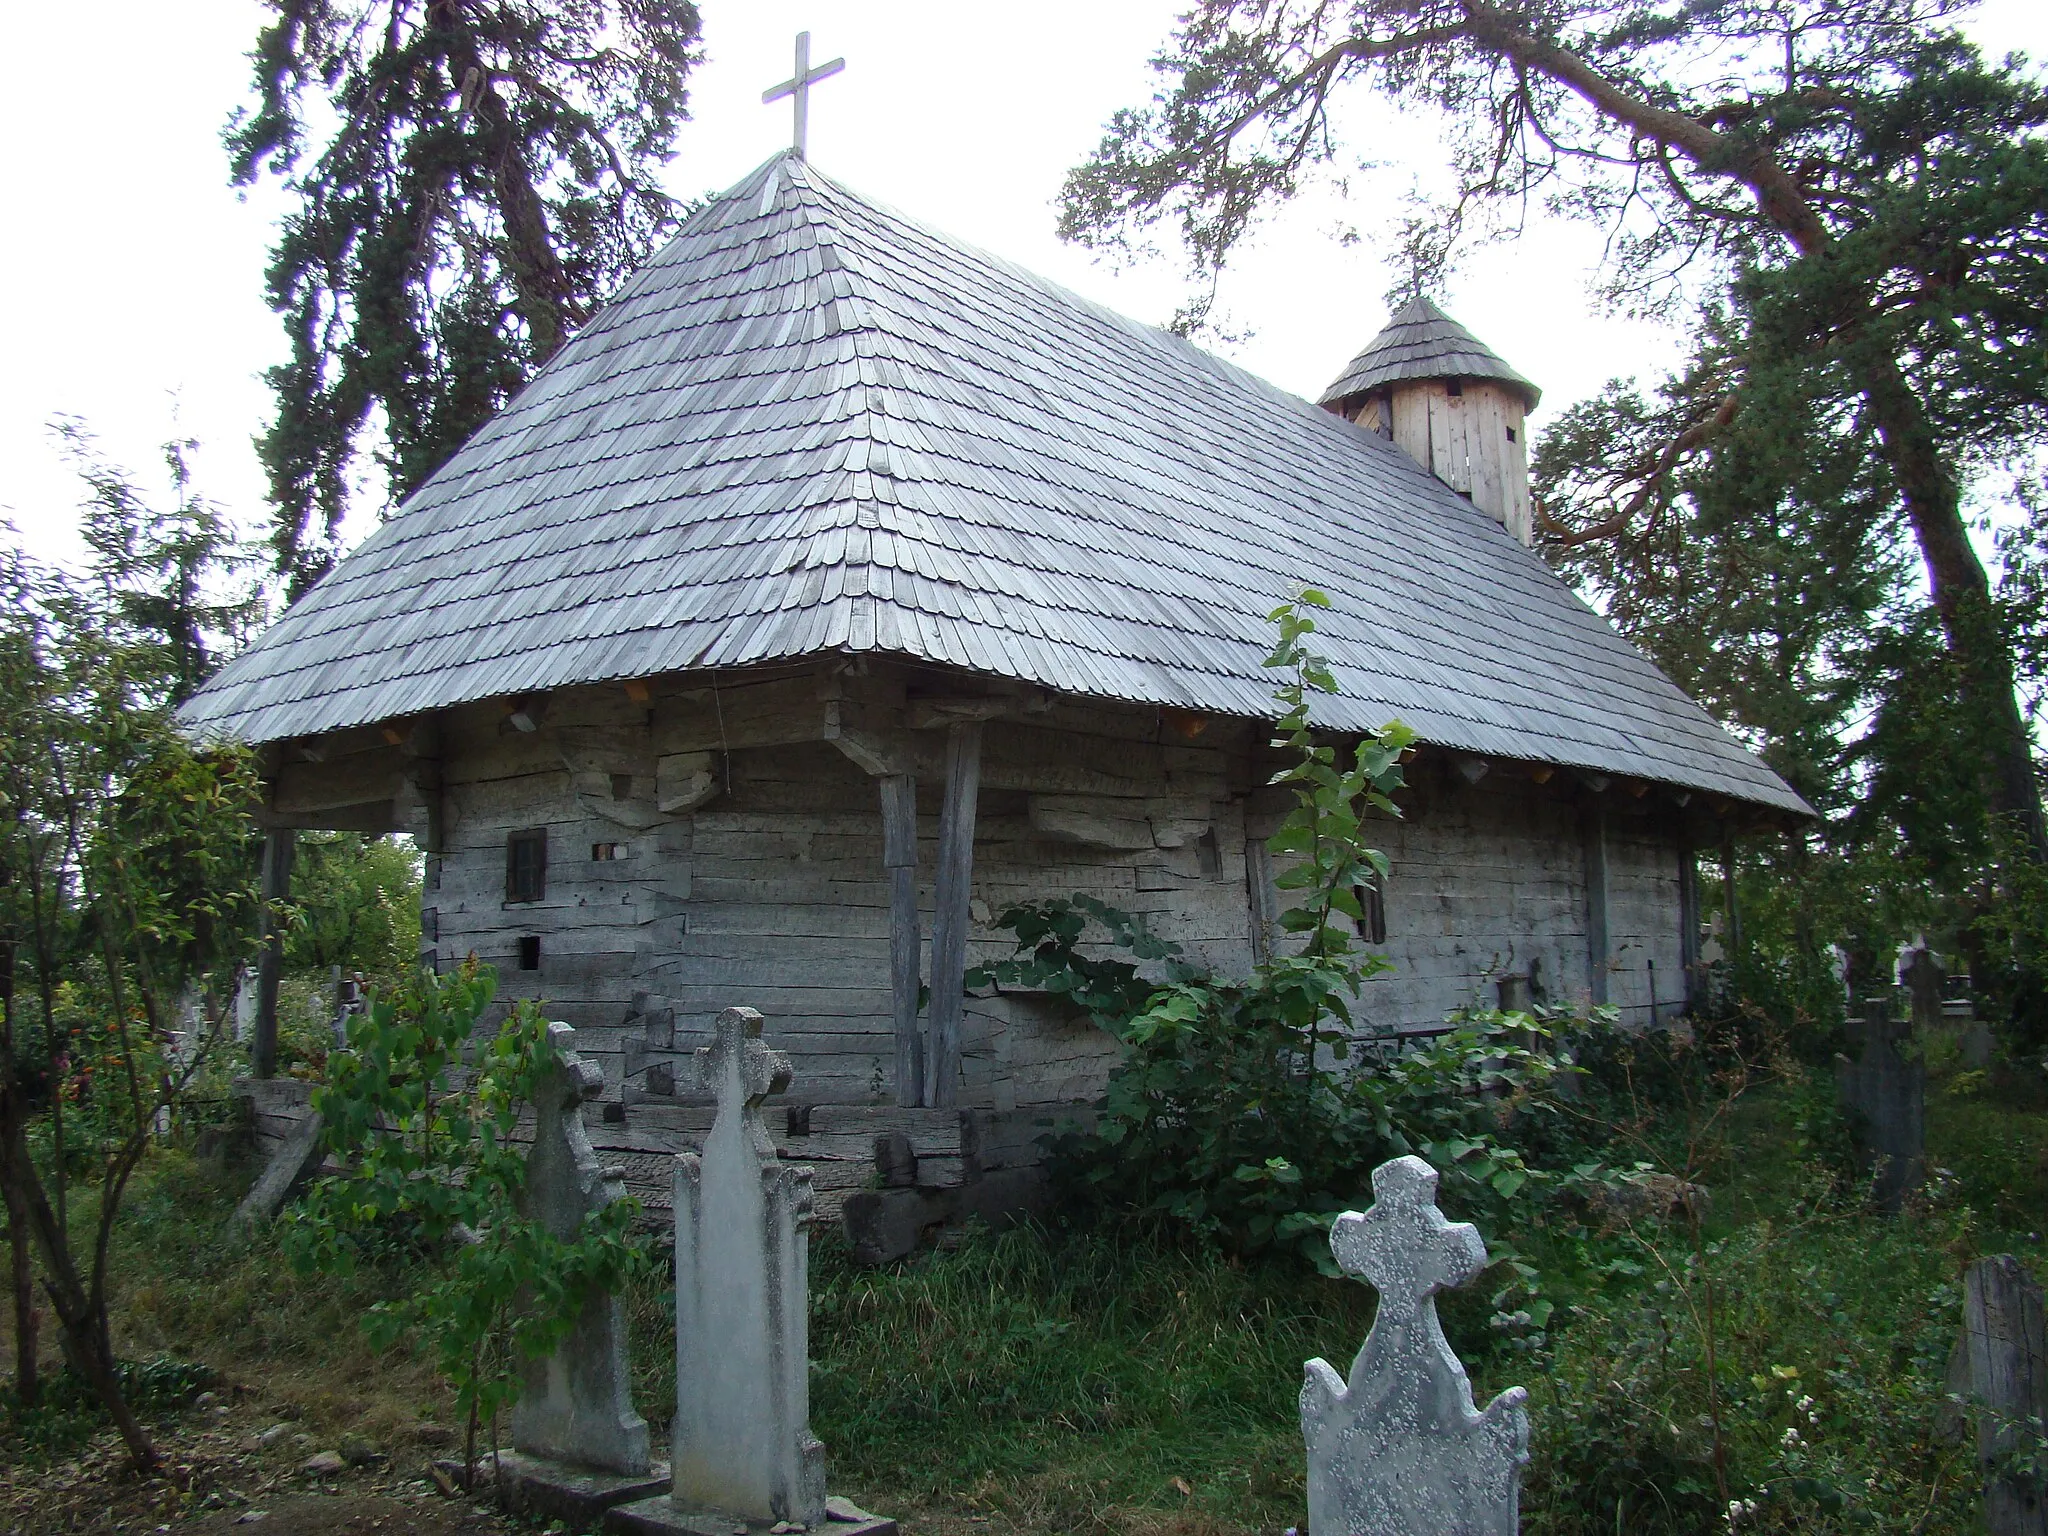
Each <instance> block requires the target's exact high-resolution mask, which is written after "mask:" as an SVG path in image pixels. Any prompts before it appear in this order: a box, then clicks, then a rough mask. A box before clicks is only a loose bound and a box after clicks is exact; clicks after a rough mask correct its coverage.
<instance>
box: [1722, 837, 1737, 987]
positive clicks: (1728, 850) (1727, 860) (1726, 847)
mask: <svg viewBox="0 0 2048 1536" xmlns="http://www.w3.org/2000/svg"><path fill="white" fill-rule="evenodd" d="M1721 907H1722V911H1723V913H1724V914H1725V917H1726V927H1727V929H1728V942H1727V944H1726V945H1725V946H1724V947H1725V948H1726V949H1727V951H1728V955H1729V958H1730V959H1733V958H1734V956H1735V954H1736V952H1737V951H1738V950H1740V949H1741V948H1742V908H1741V907H1740V906H1739V905H1737V903H1736V900H1735V829H1734V827H1732V826H1724V827H1723V829H1722V832H1721Z"/></svg>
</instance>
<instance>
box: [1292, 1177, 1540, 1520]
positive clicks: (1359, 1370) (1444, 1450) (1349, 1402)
mask: <svg viewBox="0 0 2048 1536" xmlns="http://www.w3.org/2000/svg"><path fill="white" fill-rule="evenodd" d="M1436 1183H1437V1174H1436V1170H1435V1169H1434V1168H1432V1167H1430V1166H1429V1164H1428V1163H1425V1162H1424V1161H1423V1160H1422V1159H1421V1158H1419V1157H1397V1158H1395V1159H1394V1160H1393V1161H1392V1162H1389V1163H1382V1164H1381V1165H1380V1166H1379V1167H1377V1168H1375V1169H1374V1170H1373V1175H1372V1189H1373V1197H1374V1198H1373V1206H1372V1209H1371V1210H1369V1211H1367V1212H1365V1214H1363V1215H1360V1214H1359V1213H1357V1212H1356V1211H1351V1212H1347V1213H1346V1214H1344V1215H1342V1216H1339V1217H1338V1218H1337V1223H1336V1227H1335V1229H1334V1230H1333V1231H1332V1232H1331V1233H1330V1248H1331V1251H1332V1252H1334V1253H1335V1254H1336V1256H1337V1262H1338V1264H1339V1265H1341V1266H1342V1267H1343V1269H1344V1271H1345V1273H1347V1274H1353V1275H1359V1276H1362V1277H1364V1278H1365V1279H1366V1280H1368V1281H1370V1282H1371V1283H1372V1284H1373V1286H1374V1287H1376V1288H1377V1289H1378V1291H1379V1293H1380V1301H1379V1310H1378V1312H1376V1313H1375V1314H1374V1316H1373V1322H1372V1332H1371V1333H1370V1334H1368V1335H1367V1336H1366V1340H1365V1347H1364V1348H1363V1349H1361V1350H1360V1351H1359V1352H1358V1358H1357V1359H1356V1360H1355V1361H1353V1362H1352V1366H1351V1376H1350V1379H1349V1380H1348V1381H1346V1380H1345V1379H1344V1378H1343V1377H1340V1376H1339V1375H1338V1374H1337V1372H1336V1371H1335V1370H1334V1369H1332V1368H1331V1366H1330V1364H1329V1363H1328V1362H1327V1361H1324V1360H1311V1361H1309V1362H1308V1365H1307V1367H1306V1368H1305V1376H1306V1379H1305V1380H1304V1381H1303V1383H1302V1388H1301V1431H1302V1435H1303V1437H1304V1438H1305V1439H1306V1440H1307V1442H1308V1528H1309V1529H1310V1530H1311V1531H1312V1532H1314V1533H1315V1536H1514V1532H1515V1530H1516V1528H1517V1524H1518V1519H1519V1516H1518V1513H1517V1505H1518V1502H1519V1497H1520V1483H1521V1469H1522V1467H1523V1466H1524V1465H1525V1464H1526V1463H1527V1462H1528V1460H1529V1414H1528V1410H1527V1409H1526V1408H1524V1407H1523V1404H1524V1403H1525V1402H1526V1401H1527V1400H1528V1393H1527V1392H1525V1391H1523V1390H1522V1389H1521V1388H1520V1387H1511V1388H1509V1389H1508V1390H1507V1391H1505V1392H1503V1393H1501V1394H1500V1396H1498V1397H1496V1398H1495V1399H1494V1400H1493V1401H1492V1402H1491V1403H1489V1404H1487V1405H1486V1410H1485V1411H1484V1412H1483V1413H1482V1412H1480V1411H1479V1410H1478V1409H1477V1408H1476V1407H1475V1406H1474V1404H1473V1401H1472V1383H1471V1381H1470V1380H1469V1379H1468V1378H1467V1377H1466V1375H1465V1367H1464V1366H1463V1365H1462V1364H1460V1363H1459V1360H1458V1357H1457V1355H1456V1354H1455V1353H1453V1352H1452V1350H1451V1346H1450V1341H1449V1340H1448V1339H1446V1338H1445V1337H1444V1331H1443V1327H1442V1325H1441V1324H1440V1323H1439V1322H1438V1321H1437V1315H1436V1293H1437V1292H1438V1291H1440V1290H1449V1289H1455V1288H1457V1287H1458V1286H1461V1285H1463V1284H1465V1282H1467V1281H1468V1280H1470V1279H1472V1278H1473V1276H1475V1275H1477V1274H1478V1273H1479V1272H1480V1271H1481V1270H1482V1269H1484V1268H1485V1267H1486V1244H1485V1243H1484V1242H1483V1241H1481V1240H1480V1236H1479V1233H1478V1231H1477V1230H1476V1229H1475V1228H1473V1227H1472V1226H1471V1225H1470V1224H1469V1223H1466V1222H1451V1221H1447V1220H1445V1218H1444V1214H1443V1212H1441V1211H1439V1210H1438V1209H1437V1207H1436Z"/></svg>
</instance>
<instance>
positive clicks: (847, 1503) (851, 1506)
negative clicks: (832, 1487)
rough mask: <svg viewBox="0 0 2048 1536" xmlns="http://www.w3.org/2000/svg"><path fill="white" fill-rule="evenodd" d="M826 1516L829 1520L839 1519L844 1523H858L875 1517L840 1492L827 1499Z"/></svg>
mask: <svg viewBox="0 0 2048 1536" xmlns="http://www.w3.org/2000/svg"><path fill="white" fill-rule="evenodd" d="M825 1518H826V1519H827V1520H837V1521H839V1522H840V1523H842V1524H844V1525H858V1524H859V1523H860V1522H861V1521H863V1520H872V1519H874V1518H875V1517H874V1516H873V1515H871V1514H869V1513H868V1512H867V1511H866V1510H864V1509H862V1508H861V1507H860V1506H859V1505H858V1504H856V1503H854V1502H853V1500H851V1499H844V1498H841V1497H840V1496H839V1495H838V1494H834V1495H833V1496H832V1497H831V1498H829V1499H827V1500H826V1501H825Z"/></svg>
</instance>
